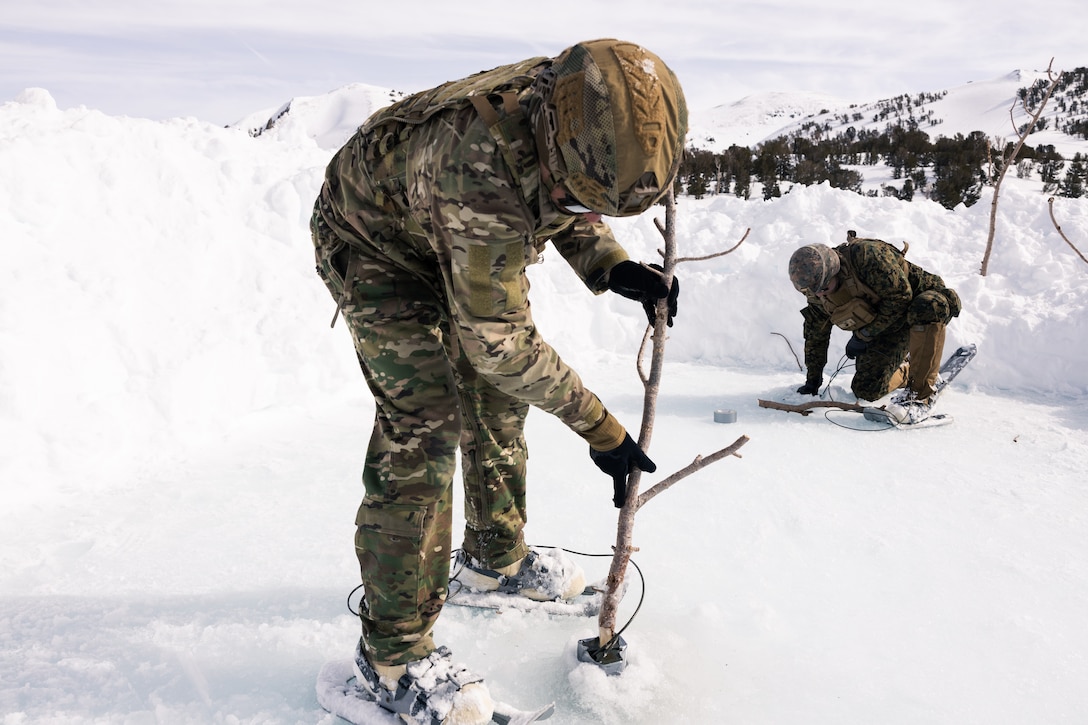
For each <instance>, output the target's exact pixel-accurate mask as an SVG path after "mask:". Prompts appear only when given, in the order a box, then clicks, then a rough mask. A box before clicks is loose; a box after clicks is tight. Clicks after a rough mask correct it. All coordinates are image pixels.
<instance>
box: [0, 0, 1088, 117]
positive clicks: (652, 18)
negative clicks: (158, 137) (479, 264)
mask: <svg viewBox="0 0 1088 725" xmlns="http://www.w3.org/2000/svg"><path fill="white" fill-rule="evenodd" d="M0 3H2V5H3V12H2V14H0V102H5V101H9V100H12V99H13V98H14V97H15V95H16V94H18V93H19V91H21V90H22V89H23V88H27V87H41V88H45V89H47V90H48V91H49V92H50V93H51V94H52V95H53V96H54V98H56V100H57V103H58V105H60V106H61V107H62V108H69V107H73V106H80V105H83V106H88V107H91V108H96V109H99V110H102V111H105V112H106V113H109V114H113V115H128V116H138V117H147V118H154V119H162V118H168V117H173V116H195V117H197V118H199V119H201V120H205V121H210V122H213V123H220V124H226V123H231V122H233V121H236V120H238V119H239V118H241V117H242V116H245V115H248V114H249V113H251V112H254V111H259V110H263V109H266V108H274V107H277V106H279V105H281V104H282V103H284V102H286V101H287V100H289V99H290V98H292V97H294V96H312V95H319V94H322V93H325V92H327V91H330V90H333V89H335V88H338V87H340V86H343V85H346V84H348V83H354V82H361V83H369V84H372V85H376V86H381V87H388V88H394V89H396V90H401V91H414V90H420V89H423V88H427V87H430V86H432V85H436V84H438V83H441V82H442V81H445V80H450V79H453V78H459V77H462V76H465V75H468V74H470V73H474V72H476V71H479V70H484V69H486V68H491V67H494V66H496V65H499V64H502V63H506V62H512V61H515V60H520V59H522V58H527V57H530V56H534V55H554V54H555V53H558V52H559V51H560V50H562V49H563V48H564V47H566V46H567V45H570V44H571V43H574V42H577V41H579V40H586V39H590V38H598V37H617V38H622V39H625V40H631V41H635V42H638V43H641V44H642V45H645V46H646V47H647V48H649V49H650V50H652V51H654V52H656V53H657V54H658V55H660V56H661V57H662V58H664V60H665V61H666V62H667V63H669V65H670V66H672V68H673V69H674V70H675V71H676V72H677V74H678V75H679V76H680V79H681V81H682V82H683V85H684V88H685V91H686V92H687V95H688V101H689V104H690V105H691V106H692V107H693V108H699V109H702V108H710V107H712V106H715V105H719V104H723V103H730V102H732V101H735V100H738V99H740V98H742V97H744V96H746V95H749V94H751V93H757V92H760V91H810V92H817V93H826V94H828V95H832V96H836V97H838V98H840V99H843V100H845V101H870V100H876V99H878V98H884V97H888V96H892V95H897V94H899V93H904V92H907V93H913V92H918V91H933V90H940V89H943V88H948V87H951V86H956V85H960V84H962V83H966V82H969V81H976V80H989V79H991V78H995V77H998V76H1001V75H1004V74H1006V73H1008V72H1010V71H1012V70H1016V69H1021V68H1023V69H1043V68H1045V67H1046V65H1047V63H1048V62H1049V61H1050V59H1051V58H1052V57H1053V58H1055V61H1054V65H1055V69H1059V70H1060V69H1072V68H1074V67H1078V66H1084V65H1088V46H1086V45H1085V40H1084V39H1085V37H1088V13H1086V12H1085V11H1084V10H1083V9H1082V3H1081V0H1054V1H1052V2H1048V3H1046V4H1045V5H1043V6H1042V7H1043V8H1045V11H1043V12H1039V11H1028V10H1026V9H1025V8H1026V6H1025V5H1024V4H1023V3H1022V2H1012V1H1011V0H988V1H987V0H963V1H961V2H957V1H956V0H914V1H913V2H910V3H903V4H897V5H891V4H888V5H887V6H883V5H882V4H881V5H878V4H877V3H860V2H856V1H854V2H842V0H827V1H825V2H799V1H796V0H795V1H793V2H789V1H786V0H778V1H772V2H752V3H731V2H728V1H727V0H672V1H671V2H648V1H647V0H627V1H626V2H622V3H616V2H612V1H611V0H600V1H597V2H591V1H589V0H583V2H571V1H570V0H557V1H555V2H550V3H546V4H545V3H539V2H534V3H525V4H521V5H518V4H517V3H512V2H509V0H503V1H501V2H500V1H498V0H485V1H482V2H464V3H454V2H449V0H405V1H404V2H401V3H389V2H383V3H376V2H373V0H367V1H366V2H351V3H349V2H343V0H307V1H306V2H302V1H301V0H35V2H33V3H27V2H17V0H0ZM371 5H377V6H378V8H377V9H370V8H369V7H368V6H371ZM345 6H347V7H345ZM401 9H403V12H401Z"/></svg>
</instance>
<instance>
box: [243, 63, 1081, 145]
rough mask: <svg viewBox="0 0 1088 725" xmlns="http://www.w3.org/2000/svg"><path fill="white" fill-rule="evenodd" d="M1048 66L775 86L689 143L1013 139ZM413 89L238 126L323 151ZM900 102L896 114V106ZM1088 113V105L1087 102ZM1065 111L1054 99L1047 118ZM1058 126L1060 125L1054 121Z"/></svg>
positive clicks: (294, 106) (1042, 135)
mask: <svg viewBox="0 0 1088 725" xmlns="http://www.w3.org/2000/svg"><path fill="white" fill-rule="evenodd" d="M1046 77H1047V74H1046V72H1045V71H1038V70H1015V71H1012V72H1010V73H1007V74H1005V75H1003V76H1000V77H998V78H994V79H991V80H986V81H977V82H970V83H965V84H963V85H960V86H956V87H954V88H950V89H947V90H943V91H935V92H914V93H904V94H902V95H901V96H897V97H893V98H889V99H880V100H876V101H870V102H866V103H850V102H847V101H845V100H843V99H840V98H837V97H835V96H830V95H827V94H822V93H815V92H791V93H784V92H778V91H768V92H766V93H759V94H753V95H749V96H745V97H744V98H742V99H740V100H737V101H734V102H732V103H727V104H722V105H719V106H714V107H713V108H710V109H691V110H690V130H689V133H688V143H689V145H691V146H694V147H696V148H705V149H709V150H712V151H721V150H724V149H726V148H728V147H729V146H731V145H733V144H736V145H739V146H749V147H754V146H756V145H758V144H759V143H761V142H763V141H766V140H769V139H773V138H777V137H778V136H783V135H790V134H792V133H799V132H802V130H803V127H804V126H806V125H811V124H820V125H821V126H823V127H825V128H826V129H828V132H829V133H837V132H841V131H844V130H845V129H846V128H848V127H849V126H854V127H855V128H856V129H857V130H859V131H860V130H863V129H864V130H883V129H884V128H886V127H887V126H888V125H889V124H890V123H893V122H908V121H909V120H910V119H914V120H915V121H916V122H918V124H919V128H920V129H921V130H923V131H925V132H926V133H928V134H930V136H933V137H935V136H953V135H955V134H957V133H960V134H963V135H967V134H969V133H971V132H972V131H982V132H983V133H985V134H986V135H987V137H1000V138H1004V139H1010V138H1013V134H1014V129H1013V126H1012V121H1010V116H1009V111H1010V108H1012V107H1013V104H1014V101H1016V98H1017V92H1018V91H1019V90H1020V89H1021V88H1026V87H1029V86H1031V85H1032V84H1033V83H1035V82H1036V81H1038V80H1040V79H1045V78H1046ZM404 95H405V94H403V93H401V92H399V91H393V90H390V89H386V88H382V87H379V86H374V85H368V84H364V83H354V84H351V85H348V86H343V87H341V88H337V89H334V90H332V91H329V92H328V93H326V94H323V95H320V96H304V97H298V98H295V99H292V100H291V101H289V102H288V103H286V104H284V105H283V106H282V107H280V108H279V109H265V110H261V111H256V112H254V113H252V114H250V115H249V116H246V117H245V118H243V119H241V120H239V121H238V122H236V123H234V124H232V126H234V127H237V128H244V129H246V130H248V131H250V133H252V134H254V135H258V134H262V133H266V132H268V131H271V130H273V129H277V130H278V132H279V133H284V132H287V133H291V132H295V131H293V129H294V130H301V132H302V133H304V134H305V135H307V136H309V137H310V138H313V139H314V140H315V141H317V143H318V145H319V146H321V148H325V149H336V148H339V146H340V145H342V144H343V143H344V141H345V140H347V138H348V137H349V136H350V135H351V134H352V133H353V132H354V131H355V129H356V128H357V127H358V126H359V125H360V124H361V123H362V122H363V121H364V120H366V118H367V117H368V116H369V115H370V114H371V113H373V112H374V111H376V110H378V109H380V108H382V107H384V106H386V105H388V104H389V103H392V102H393V101H395V100H398V99H399V98H402V97H404ZM892 107H898V110H897V111H896V112H895V113H889V108H892ZM1085 112H1088V105H1086V106H1085ZM1058 113H1059V112H1058V111H1057V110H1056V108H1055V106H1054V105H1053V101H1051V104H1048V107H1047V111H1046V113H1045V114H1044V118H1050V119H1053V118H1054V117H1055V116H1056V115H1057V114H1058ZM1014 118H1016V119H1017V122H1018V123H1022V122H1023V118H1024V113H1023V109H1022V108H1020V106H1019V102H1017V107H1016V109H1015V112H1014ZM1052 125H1053V124H1052ZM1031 143H1032V145H1037V144H1053V145H1054V146H1055V147H1056V148H1057V150H1058V151H1059V152H1060V153H1062V154H1063V155H1067V156H1072V155H1073V154H1074V153H1077V152H1084V151H1088V140H1086V139H1083V138H1074V137H1071V136H1068V135H1066V134H1064V133H1061V132H1060V131H1057V130H1054V129H1053V128H1050V129H1048V130H1046V131H1041V132H1037V133H1035V134H1033V135H1032V137H1031Z"/></svg>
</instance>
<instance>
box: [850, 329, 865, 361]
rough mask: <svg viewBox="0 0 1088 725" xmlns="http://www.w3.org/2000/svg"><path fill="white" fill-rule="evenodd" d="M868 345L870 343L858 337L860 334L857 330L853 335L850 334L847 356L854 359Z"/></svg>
mask: <svg viewBox="0 0 1088 725" xmlns="http://www.w3.org/2000/svg"><path fill="white" fill-rule="evenodd" d="M868 347H869V343H867V342H865V340H862V339H861V338H860V337H858V334H857V333H856V332H855V333H854V334H853V335H851V336H850V340H849V341H847V343H846V357H848V358H850V359H851V360H853V359H854V358H856V357H857V356H858V355H860V354H861V353H863V352H865V350H866V349H867V348H868Z"/></svg>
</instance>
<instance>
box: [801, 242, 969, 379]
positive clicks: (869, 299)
mask: <svg viewBox="0 0 1088 725" xmlns="http://www.w3.org/2000/svg"><path fill="white" fill-rule="evenodd" d="M834 251H835V252H836V253H837V254H838V255H839V261H840V266H839V275H840V284H839V287H838V289H837V290H836V291H835V292H833V293H831V294H828V295H824V296H822V297H817V296H815V295H809V296H808V297H807V301H808V305H807V306H806V307H805V308H804V309H803V310H801V315H802V316H803V317H804V320H805V323H804V335H805V367H806V368H807V370H808V376H809V378H810V379H816V378H819V376H820V375H821V373H822V371H823V369H824V366H825V365H826V364H827V348H828V345H829V344H830V342H831V328H832V327H833V326H836V325H837V326H839V327H841V328H843V329H846V330H850V331H852V332H854V333H855V334H857V335H858V337H860V338H862V339H863V340H872V339H874V338H878V337H882V336H885V335H899V334H905V332H906V330H907V328H908V327H909V325H908V323H907V309H908V308H909V307H910V304H911V301H912V300H913V299H914V298H915V297H916V296H917V295H919V294H921V293H922V292H926V291H929V290H935V291H938V292H941V293H944V294H945V295H946V296H947V297H949V298H950V300H949V301H950V304H951V305H953V306H954V311H953V315H955V314H958V313H959V298H958V297H957V296H956V294H955V292H953V291H952V290H950V289H949V288H948V287H947V286H946V285H945V283H944V280H943V279H941V278H940V277H939V276H937V275H935V274H931V273H930V272H927V271H926V270H924V269H922V268H921V267H919V266H918V265H916V264H913V263H912V262H909V261H907V259H906V258H905V256H904V252H901V251H900V250H898V249H896V248H895V247H893V246H892V245H891V244H888V243H887V242H883V241H881V240H879V239H852V240H851V241H850V242H847V243H846V244H841V245H839V246H838V247H835V250H834Z"/></svg>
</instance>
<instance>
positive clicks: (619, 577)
mask: <svg viewBox="0 0 1088 725" xmlns="http://www.w3.org/2000/svg"><path fill="white" fill-rule="evenodd" d="M658 229H659V230H661V226H660V224H658ZM661 233H662V236H663V237H664V238H665V251H664V254H663V257H664V262H663V264H662V267H663V272H662V276H663V277H664V278H665V283H666V284H667V285H670V286H671V284H672V276H673V271H674V269H675V268H676V264H677V261H678V260H677V258H676V200H675V197H674V195H673V192H672V191H670V192H669V193H668V195H667V196H666V197H665V228H664V229H663V230H661ZM745 236H747V233H746V234H745ZM741 241H743V239H742V240H741ZM738 246H739V244H738ZM735 248H736V247H734V249H735ZM729 251H732V250H729ZM667 323H668V303H667V301H666V300H661V301H660V302H658V308H657V319H656V321H655V324H654V327H653V338H652V339H653V348H652V350H653V351H652V354H651V360H650V371H649V374H648V375H644V376H643V386H644V394H643V407H642V427H641V428H640V430H639V436H638V443H639V446H640V447H641V448H642V449H643V450H647V449H648V448H649V447H650V439H651V438H652V436H653V428H654V416H655V413H656V408H657V394H658V391H659V389H660V387H661V374H662V369H663V367H664V364H665V336H666V330H667V329H668V324H667ZM640 357H641V352H640ZM747 441H748V438H747V437H746V436H741V437H740V438H738V439H737V441H735V442H734V443H733V444H732V445H731V446H729V447H728V448H724V449H722V450H721V451H718V452H717V453H714V454H712V455H711V456H707V457H706V458H702V457H697V458H696V460H695V461H694V462H693V463H692V464H690V465H689V466H687V467H686V468H684V469H682V470H681V471H678V472H677V473H675V474H673V475H672V476H670V477H669V478H668V479H666V480H665V481H662V482H661V483H659V484H657V485H655V486H654V487H652V488H651V489H650V490H649V491H647V492H646V493H644V494H642V495H641V496H640V495H639V492H638V489H639V483H640V482H641V480H642V471H639V470H637V469H636V470H634V471H632V472H631V474H630V475H629V476H628V478H627V500H626V502H625V503H624V505H623V507H622V508H621V509H620V513H619V523H618V525H617V530H616V545H615V548H614V550H613V554H612V564H611V566H610V567H609V570H608V579H607V585H608V586H607V590H606V592H605V595H604V600H603V602H602V604H601V611H600V613H599V615H598V618H597V625H598V639H597V641H596V645H595V647H592V648H591V649H593V650H594V651H595V652H596V653H597V654H596V655H592V656H593V659H594V661H596V662H597V663H598V664H606V662H608V661H612V662H614V661H615V659H616V657H617V655H616V647H617V641H618V639H619V633H618V632H617V631H616V617H617V612H618V609H619V604H620V600H621V599H622V597H623V591H624V586H623V582H624V578H625V576H626V572H627V565H628V563H629V562H630V560H631V554H632V553H633V552H635V551H637V548H636V547H635V546H634V543H633V541H634V526H635V514H636V513H637V512H638V510H639V508H640V507H641V506H642V505H643V504H644V503H646V502H647V501H649V500H650V499H651V498H653V497H654V496H656V495H657V494H658V493H660V492H661V491H663V490H665V489H666V488H668V487H670V486H672V485H673V484H674V483H676V482H677V481H679V480H680V479H682V478H684V477H686V476H688V475H690V474H692V473H694V472H695V471H697V470H699V469H701V468H703V467H704V466H706V465H708V464H710V463H713V462H714V461H718V460H721V459H722V458H725V457H726V456H728V455H737V453H736V451H737V449H739V448H740V447H741V446H742V445H744V444H745V443H746V442H747ZM738 457H739V456H738Z"/></svg>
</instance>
